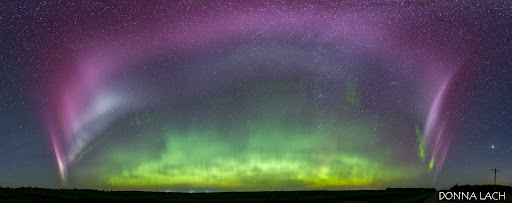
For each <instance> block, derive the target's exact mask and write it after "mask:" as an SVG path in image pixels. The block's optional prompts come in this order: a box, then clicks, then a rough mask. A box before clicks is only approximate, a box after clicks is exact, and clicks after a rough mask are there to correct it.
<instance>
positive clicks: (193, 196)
mask: <svg viewBox="0 0 512 203" xmlns="http://www.w3.org/2000/svg"><path fill="white" fill-rule="evenodd" d="M434 193H435V190H433V189H392V190H361V191H355V190H354V191H291V192H287V191H280V192H222V193H164V192H122V191H117V192H116V191H114V192H111V191H96V190H63V189H62V190H54V189H41V188H16V189H8V188H1V189H0V202H423V201H424V200H425V199H426V198H428V197H429V196H431V195H433V194H434Z"/></svg>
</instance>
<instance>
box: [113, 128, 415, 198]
mask: <svg viewBox="0 0 512 203" xmlns="http://www.w3.org/2000/svg"><path fill="white" fill-rule="evenodd" d="M272 122H275V121H272ZM272 122H267V123H265V124H262V123H263V122H260V123H259V124H258V126H259V127H258V128H256V127H254V128H250V130H249V131H248V132H247V133H249V134H250V136H248V137H247V140H240V141H239V142H238V143H236V144H232V141H231V140H232V139H236V134H238V133H241V131H243V130H240V129H239V130H234V131H233V132H229V133H227V134H222V133H220V132H218V131H216V130H196V129H190V130H186V131H168V132H167V133H165V135H164V138H165V145H166V146H165V150H164V151H163V152H162V154H160V156H158V157H133V156H130V157H126V155H123V152H119V153H116V154H113V156H112V157H113V161H114V162H118V163H122V162H123V161H134V160H137V161H135V162H134V163H137V164H133V165H132V166H130V167H124V168H122V169H121V171H120V172H119V173H118V174H114V175H112V176H109V177H107V180H106V181H107V184H110V185H112V186H114V187H119V188H155V187H156V188H165V187H171V188H172V187H178V188H217V189H225V190H239V189H242V190H243V189H248V190H251V189H258V190H274V189H279V188H282V187H283V185H286V186H287V187H292V188H309V189H323V188H336V187H338V188H343V187H345V188H353V187H365V186H371V185H376V184H380V183H385V182H392V181H395V180H400V179H401V178H403V174H404V173H408V174H412V175H411V176H413V177H414V176H416V175H417V174H416V172H414V170H411V168H410V167H406V166H390V165H387V163H386V162H387V161H389V160H386V157H372V156H370V155H369V154H365V153H363V152H355V151H354V147H351V146H350V143H349V142H352V143H354V144H358V145H359V146H360V145H361V144H362V143H367V144H368V146H370V145H373V144H374V143H372V141H371V140H369V139H368V140H367V139H364V137H365V134H370V133H371V131H369V130H361V129H360V126H356V127H348V126H344V129H343V131H344V132H341V131H338V132H332V133H348V134H350V135H351V137H352V138H351V140H347V141H349V142H343V141H339V142H332V141H330V140H329V136H328V135H322V134H319V133H315V132H307V131H306V130H304V129H301V128H300V127H299V126H295V128H291V129H295V130H290V129H283V128H279V126H281V125H282V124H276V123H274V124H271V123H272ZM308 133H311V134H308ZM354 138H357V139H361V138H363V140H362V141H361V143H356V142H357V141H356V140H355V139H354ZM226 139H229V141H226ZM411 171H412V172H411Z"/></svg>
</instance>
